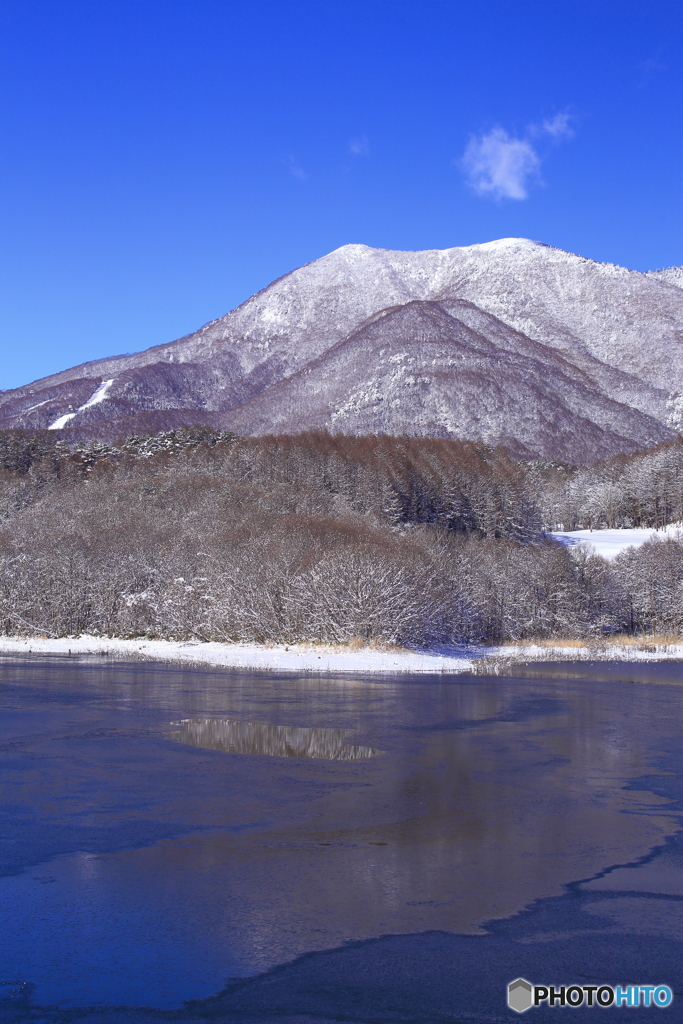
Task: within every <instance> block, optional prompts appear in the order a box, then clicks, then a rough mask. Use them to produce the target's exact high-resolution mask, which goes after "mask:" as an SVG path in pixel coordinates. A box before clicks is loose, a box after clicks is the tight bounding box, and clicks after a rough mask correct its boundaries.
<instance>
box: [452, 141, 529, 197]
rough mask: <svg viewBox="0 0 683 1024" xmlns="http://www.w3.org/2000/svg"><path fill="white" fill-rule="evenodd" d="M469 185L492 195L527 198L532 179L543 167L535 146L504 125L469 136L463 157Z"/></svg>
mask: <svg viewBox="0 0 683 1024" xmlns="http://www.w3.org/2000/svg"><path fill="white" fill-rule="evenodd" d="M462 167H463V169H464V171H465V173H466V175H467V178H468V180H469V183H470V185H471V186H472V188H473V189H474V191H475V192H477V193H478V194H479V195H481V196H491V197H492V198H493V199H526V197H527V195H528V194H529V193H528V187H529V180H530V179H533V178H534V177H535V176H536V175H537V174H538V170H539V167H540V160H539V158H538V154H537V153H536V150H535V149H534V147H533V146H532V145H531V143H530V142H529V141H528V140H527V139H515V138H514V137H513V136H511V135H508V133H507V132H506V131H505V129H504V128H493V129H492V131H490V132H489V133H488V134H487V135H479V136H475V137H474V138H472V139H470V141H469V142H468V144H467V148H466V150H465V155H464V156H463V158H462Z"/></svg>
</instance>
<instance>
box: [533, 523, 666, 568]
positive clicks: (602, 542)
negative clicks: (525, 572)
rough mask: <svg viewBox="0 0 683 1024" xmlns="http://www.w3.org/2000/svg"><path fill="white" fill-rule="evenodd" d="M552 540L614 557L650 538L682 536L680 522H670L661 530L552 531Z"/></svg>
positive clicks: (606, 556) (637, 546) (550, 535)
mask: <svg viewBox="0 0 683 1024" xmlns="http://www.w3.org/2000/svg"><path fill="white" fill-rule="evenodd" d="M548 536H549V537H552V538H553V540H556V541H558V543H559V544H564V545H565V547H576V545H577V544H589V545H590V546H591V547H592V548H593V549H594V550H595V553H596V554H597V555H601V556H602V558H606V559H608V561H611V559H613V558H616V557H617V555H619V554H621V552H622V551H625V550H626V548H639V547H640V545H641V544H644V543H645V541H648V540H652V539H653V538H655V539H657V540H667V539H668V538H672V539H674V540H677V539H679V537H681V536H683V524H682V523H670V524H669V526H665V527H663V528H662V529H661V530H655V529H642V530H641V529H637V530H626V529H624V530H570V531H568V532H567V533H561V532H559V531H553V532H551V533H549V534H548Z"/></svg>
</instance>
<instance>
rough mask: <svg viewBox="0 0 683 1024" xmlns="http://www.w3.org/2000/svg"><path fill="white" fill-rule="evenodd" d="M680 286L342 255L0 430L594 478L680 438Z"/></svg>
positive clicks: (92, 371)
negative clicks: (219, 433) (262, 441)
mask: <svg viewBox="0 0 683 1024" xmlns="http://www.w3.org/2000/svg"><path fill="white" fill-rule="evenodd" d="M679 269H680V268H671V269H670V270H668V271H657V272H654V273H651V274H641V273H638V272H636V271H630V270H626V269H624V268H623V267H617V266H613V265H611V264H602V263H595V262H593V261H591V260H588V259H584V258H582V257H580V256H575V255H572V254H571V253H567V252H563V251H562V250H560V249H554V248H552V247H550V246H547V245H543V244H541V243H539V242H531V241H528V240H527V239H515V238H512V239H501V240H499V241H496V242H487V243H484V244H482V245H472V246H465V247H460V248H454V249H444V250H428V251H425V252H392V251H389V250H384V249H371V248H369V247H368V246H365V245H346V246H343V247H342V248H341V249H337V250H336V251H335V252H332V253H330V254H329V255H327V256H323V257H322V258H321V259H319V260H316V261H315V262H314V263H310V264H308V265H306V266H304V267H300V268H299V269H298V270H295V271H293V272H292V273H291V274H288V275H286V276H285V277H283V278H280V279H279V280H278V281H275V282H273V284H271V285H270V286H269V287H268V288H265V289H264V290H263V291H261V292H259V293H258V294H256V295H255V296H253V297H252V298H251V299H249V300H248V301H247V302H245V303H244V304H243V305H242V306H240V307H238V308H237V309H235V310H233V311H232V312H231V313H228V314H227V315H226V316H224V317H221V318H220V319H219V320H214V321H212V322H211V323H209V324H207V325H206V326H204V327H202V328H201V329H200V330H199V331H197V332H196V333H195V334H191V335H189V336H187V337H185V338H181V339H180V340H179V341H174V342H171V343H169V344H167V345H161V346H156V347H155V348H151V349H148V350H147V351H145V352H141V353H138V354H135V355H126V356H118V357H114V358H111V359H102V360H97V361H95V362H92V363H86V364H84V365H82V366H79V367H75V368H74V369H71V370H65V371H64V372H62V373H59V374H55V375H53V376H51V377H46V378H44V379H43V380H39V381H36V382H34V383H33V384H30V385H27V386H26V387H22V388H16V389H14V390H13V391H6V392H4V393H0V427H1V428H9V427H12V428H29V429H35V428H48V427H49V428H51V429H53V430H59V429H63V430H64V431H65V436H71V437H81V438H83V437H102V438H106V439H110V440H111V439H114V438H115V437H118V436H121V435H124V434H127V433H129V432H130V431H131V430H159V429H165V428H168V427H171V426H178V425H181V424H192V423H198V422H203V423H209V424H212V425H215V426H220V427H225V428H231V429H234V430H236V431H238V432H239V433H243V434H258V433H268V432H295V431H299V430H303V429H308V428H316V427H325V428H328V429H330V430H335V431H345V432H352V433H369V432H382V431H384V432H390V433H394V434H396V433H407V434H420V435H433V436H438V437H464V438H471V439H481V440H485V441H487V442H491V443H498V442H502V443H505V444H507V445H508V446H509V447H510V448H511V449H512V450H513V451H515V452H517V453H518V454H521V455H539V456H541V457H544V458H552V459H555V458H561V459H566V460H570V461H576V462H590V461H593V460H594V459H597V458H600V457H603V456H606V455H609V454H612V453H614V452H627V451H632V450H634V449H636V448H640V447H643V446H646V445H651V444H656V443H658V442H660V441H664V440H666V439H668V438H670V437H672V436H673V431H674V429H676V430H677V429H678V419H677V417H678V413H679V412H680V409H681V408H682V407H683V405H682V403H681V402H680V401H678V402H677V399H678V398H679V396H680V395H681V394H683V288H681V287H680V286H679V285H680V282H681V280H682V279H683V278H682V274H681V273H679ZM682 273H683V272H682Z"/></svg>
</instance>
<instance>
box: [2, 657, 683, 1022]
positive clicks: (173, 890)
mask: <svg viewBox="0 0 683 1024" xmlns="http://www.w3.org/2000/svg"><path fill="white" fill-rule="evenodd" d="M682 684H683V666H682V665H681V664H680V663H667V664H662V665H657V664H654V665H652V664H650V665H629V664H619V665H610V664H605V663H600V664H596V665H590V664H588V665H587V664H586V663H583V664H577V665H558V664H554V665H546V666H542V665H533V666H530V667H528V668H526V669H520V670H519V672H518V673H517V674H516V675H515V676H514V677H500V676H498V677H485V676H484V677H470V676H453V677H436V676H434V677H431V676H419V677H406V676H402V677H400V678H395V679H392V678H386V677H372V676H365V677H361V676H359V677H354V678H349V677H344V678H332V677H329V676H325V677H311V676H307V677H301V678H298V677H293V676H291V675H287V676H281V677H277V676H273V675H264V674H256V673H254V674H249V673H242V674H240V673H236V672H225V671H220V670H210V669H206V670H197V669H193V668H189V667H177V666H168V665H163V664H150V663H138V664H124V663H116V662H110V661H106V660H104V659H102V658H99V659H92V660H90V661H88V660H81V661H77V660H75V659H74V660H70V659H68V658H51V659H49V658H45V659H43V660H39V661H31V660H12V659H10V658H5V659H4V660H2V661H0V709H1V715H0V773H1V774H0V779H1V787H2V789H1V794H2V800H1V804H2V807H1V810H0V854H1V858H2V863H1V870H2V877H1V878H0V920H1V921H2V929H1V930H0V963H1V964H2V966H1V968H0V981H3V982H5V981H6V982H7V983H8V984H5V985H4V988H0V1019H4V1018H2V1016H1V1011H2V998H1V997H2V995H3V992H4V993H5V996H6V1000H5V1004H4V1005H5V1008H6V1009H7V1011H8V1012H9V1011H10V1010H11V1013H12V1016H11V1019H12V1020H17V1021H21V1020H34V1021H36V1022H38V1021H42V1022H43V1024H45V1022H47V1021H53V1020H54V1021H55V1022H56V1021H58V1020H59V1021H68V1020H70V1019H71V1016H72V1015H73V1017H74V1020H75V1019H77V1018H78V1019H80V1018H79V1013H82V1011H80V1010H78V1009H77V1008H80V1007H86V1006H97V1005H99V1006H102V1007H105V1006H117V1005H119V1006H120V1005H126V1006H129V1007H144V1006H147V1007H158V1008H160V1009H162V1010H167V1011H168V1010H172V1009H173V1008H175V1007H180V1006H181V1005H182V1003H183V1001H184V1000H190V999H193V1000H197V999H205V998H206V997H209V996H212V995H213V994H215V993H218V992H219V991H220V990H221V989H222V988H223V986H224V985H225V984H226V982H227V981H228V979H233V982H232V983H231V987H230V988H229V990H228V991H227V992H226V993H225V994H224V995H223V996H222V997H221V999H220V1000H219V1002H218V1003H215V1002H213V1003H205V1004H195V1005H194V1006H193V1007H192V1008H189V1009H188V1010H187V1011H183V1018H182V1019H183V1020H184V1019H185V1013H187V1015H188V1019H189V1018H191V1019H198V1018H203V1017H205V1016H209V1015H211V1014H215V1013H216V1011H217V1009H218V1008H220V1009H221V1013H222V1016H221V1019H225V1020H228V1019H229V1020H232V1019H235V1020H237V1019H239V1020H242V1019H244V1020H247V1019H248V1020H250V1021H251V1020H263V1021H266V1020H273V1019H278V1020H286V1021H289V1020H292V1021H294V1020H295V1019H297V1020H299V1019H301V1015H302V1014H303V1015H306V1020H307V1021H312V1022H315V1021H323V1020H332V1019H340V1015H341V1016H342V1017H343V1018H344V1019H346V1020H351V1021H355V1020H359V1021H367V1020H369V1019H372V1020H375V1019H377V1020H387V1021H394V1020H397V1019H410V1020H422V1019H424V1020H425V1021H426V1020H430V1021H431V1020H434V1019H444V1020H453V1021H456V1020H460V1019H468V1020H470V1019H482V1020H491V1021H496V1020H507V1019H512V1017H513V1015H512V1014H511V1012H510V1011H508V1010H507V1009H506V1007H505V993H504V985H505V984H506V983H507V982H508V981H510V980H512V978H514V977H516V976H517V975H520V974H521V975H524V976H525V977H527V978H529V979H530V980H532V981H534V979H535V980H536V982H537V983H539V984H540V983H542V981H543V980H544V978H546V977H547V976H548V973H549V972H550V980H551V981H556V980H559V981H562V982H563V981H565V980H566V981H568V982H571V980H572V979H573V978H576V977H578V976H579V975H581V977H589V976H590V977H595V976H598V975H599V976H600V977H601V978H602V980H604V981H605V982H607V983H610V982H612V981H614V982H619V983H624V984H625V983H628V982H629V981H630V982H635V983H643V984H645V983H650V982H651V983H653V984H659V983H662V982H664V983H667V984H669V985H671V986H672V987H673V988H674V990H677V991H678V992H680V991H681V981H682V979H681V964H682V963H683V942H682V940H683V902H682V901H683V848H682V845H681V843H680V841H679V837H678V835H679V834H678V829H679V820H680V819H679V813H680V804H679V800H680V797H681V792H682V788H683V787H682V783H683V743H682V742H681V740H682V739H683V685H682ZM276 967H279V968H280V970H279V971H275V973H272V969H273V968H276ZM264 972H271V973H264ZM635 974H638V977H635ZM508 975H509V976H508ZM560 975H561V977H560ZM655 975H656V977H655ZM570 976H571V977H570ZM234 979H245V980H244V981H236V980H234ZM246 979H249V980H246ZM21 983H23V984H24V987H23V988H22V987H21ZM579 983H583V982H581V981H580V982H579ZM32 986H33V987H32ZM31 1000H32V1001H31ZM679 1000H680V1002H679V1005H678V1008H677V1009H676V1008H675V1007H672V1008H671V1009H670V1010H666V1011H659V1010H657V1011H656V1012H657V1014H658V1018H657V1019H660V1017H659V1014H660V1012H661V1013H663V1014H664V1017H663V1018H662V1019H672V1020H673V1019H676V1017H675V1013H676V1012H679V1013H680V1012H683V1011H681V1010H680V1003H683V996H680V997H679ZM50 1006H52V1007H54V1009H49V1007H50ZM582 1012H583V1011H575V1013H578V1015H579V1017H580V1016H581V1015H582ZM628 1012H629V1011H628V1010H624V1011H623V1013H625V1014H626V1015H628ZM643 1012H644V1013H645V1014H647V1013H648V1012H650V1013H651V1012H654V1011H643ZM93 1013H94V1015H93V1014H90V1015H89V1016H88V1017H87V1019H88V1021H94V1020H98V1019H99V1016H98V1011H93ZM102 1013H104V1011H102ZM461 1013H462V1014H463V1017H461V1016H460V1014H461ZM477 1013H479V1014H480V1017H477V1016H476V1014H477ZM383 1014H384V1015H383ZM467 1014H469V1015H470V1016H469V1017H468V1016H467ZM548 1014H549V1019H555V1018H553V1017H552V1014H551V1011H548ZM672 1014H673V1015H672ZM165 1016H166V1015H164V1019H165ZM533 1016H534V1020H539V1021H540V1020H544V1019H545V1012H544V1011H543V1010H542V1009H538V1010H534V1013H533ZM146 1017H147V1015H146V1014H145V1013H144V1012H143V1011H136V1010H133V1009H131V1010H128V1011H125V1013H124V1014H123V1017H122V1016H120V1015H119V1016H117V1018H116V1020H117V1021H119V1020H123V1019H128V1018H130V1019H131V1020H133V1019H135V1020H137V1019H138V1018H140V1019H142V1018H146ZM621 1017H622V1011H617V1010H615V1009H614V1008H613V1009H612V1011H611V1013H610V1020H615V1021H616V1020H619V1019H621ZM7 1019H10V1018H9V1017H8V1018H7ZM102 1019H105V1018H104V1017H103V1018H102ZM107 1019H111V1018H107ZM150 1019H151V1017H150ZM154 1019H157V1020H158V1019H160V1018H159V1016H158V1015H157V1017H155V1018H154ZM572 1019H574V1017H572ZM628 1019H631V1018H630V1017H629V1018H628ZM677 1019H681V1018H680V1017H679V1018H677Z"/></svg>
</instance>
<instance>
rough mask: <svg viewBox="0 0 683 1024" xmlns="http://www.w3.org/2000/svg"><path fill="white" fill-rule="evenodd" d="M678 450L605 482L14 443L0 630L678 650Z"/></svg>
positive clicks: (228, 449) (405, 442) (165, 443)
mask: <svg viewBox="0 0 683 1024" xmlns="http://www.w3.org/2000/svg"><path fill="white" fill-rule="evenodd" d="M678 521H683V438H681V437H679V438H677V439H676V440H675V441H673V442H670V443H668V444H665V445H660V446H658V447H657V448H653V449H649V450H646V451H642V452H639V453H637V454H635V455H630V456H618V457H615V458H612V459H609V460H606V461H603V462H596V463H595V464H594V465H593V466H591V467H588V468H586V467H575V466H568V465H563V464H560V463H547V462H538V461H527V462H523V461H519V460H516V459H513V458H512V457H511V456H510V455H509V454H508V453H507V452H506V451H505V450H504V449H502V448H492V447H489V446H486V445H483V444H476V443H472V442H460V441H454V440H441V439H430V438H409V437H389V436H369V437H357V436H349V435H331V434H328V433H325V432H311V433H304V434H296V435H291V436H279V437H248V438H245V437H237V436H236V435H234V434H232V433H230V432H227V431H214V430H211V429H209V428H205V427H197V428H188V429H182V430H176V431H170V432H166V433H162V434H158V435H154V436H144V437H139V436H134V437H129V438H128V439H127V440H126V441H124V442H122V443H120V444H118V445H105V444H102V443H91V444H80V445H71V446H67V445H66V444H64V443H63V442H61V441H59V440H55V436H54V434H53V433H50V432H49V431H43V432H37V433H33V434H29V433H26V432H23V431H4V432H0V633H3V634H5V635H17V634H21V635H45V636H50V637H52V636H72V635H77V634H80V633H91V634H97V635H103V636H119V637H137V636H146V637H160V638H167V639H202V640H224V641H258V642H266V643H268V642H292V643H296V642H299V641H327V642H334V643H347V642H350V641H357V640H361V641H384V642H387V643H395V644H404V645H410V646H425V645H429V644H434V643H483V642H488V643H496V642H503V641H512V640H525V639H537V638H538V639H541V638H590V637H603V636H606V635H613V634H618V633H631V634H648V633H653V632H657V633H661V632H666V633H668V634H676V635H679V634H680V632H681V628H682V627H683V600H682V598H683V539H682V540H681V541H679V540H675V539H667V540H661V541H660V540H655V541H653V542H648V543H646V544H644V545H643V546H642V547H640V548H637V549H630V550H627V551H625V552H624V553H622V554H621V555H620V556H619V557H617V558H616V559H615V560H613V561H611V562H606V561H605V560H603V559H602V558H600V557H598V556H597V555H595V554H594V553H592V552H591V551H590V549H586V548H585V547H583V546H581V547H580V548H573V549H569V548H565V547H562V546H560V545H559V544H557V543H556V542H555V541H553V540H552V539H550V538H548V537H547V535H546V534H547V532H548V531H550V530H552V529H560V530H562V529H564V530H570V529H579V528H587V529H599V528H601V527H622V526H650V527H661V526H663V525H665V524H667V523H671V522H678Z"/></svg>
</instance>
